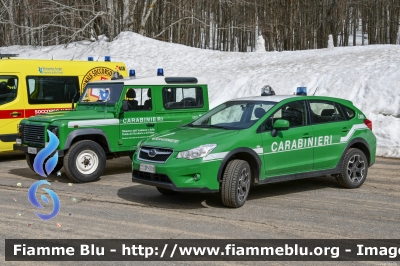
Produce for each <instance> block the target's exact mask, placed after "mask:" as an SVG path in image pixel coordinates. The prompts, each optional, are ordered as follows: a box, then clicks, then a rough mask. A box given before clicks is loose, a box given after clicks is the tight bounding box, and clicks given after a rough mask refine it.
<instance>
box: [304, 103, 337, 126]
mask: <svg viewBox="0 0 400 266" xmlns="http://www.w3.org/2000/svg"><path fill="white" fill-rule="evenodd" d="M310 108H311V116H312V120H313V123H314V124H320V123H330V122H336V121H343V120H345V116H344V114H343V112H342V109H341V108H337V106H336V104H335V103H333V102H328V101H310Z"/></svg>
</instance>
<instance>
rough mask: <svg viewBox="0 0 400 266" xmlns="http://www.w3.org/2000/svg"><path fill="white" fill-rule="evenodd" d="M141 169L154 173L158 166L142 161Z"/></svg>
mask: <svg viewBox="0 0 400 266" xmlns="http://www.w3.org/2000/svg"><path fill="white" fill-rule="evenodd" d="M140 171H142V172H147V173H152V174H154V173H155V172H156V167H155V165H152V164H145V163H141V164H140Z"/></svg>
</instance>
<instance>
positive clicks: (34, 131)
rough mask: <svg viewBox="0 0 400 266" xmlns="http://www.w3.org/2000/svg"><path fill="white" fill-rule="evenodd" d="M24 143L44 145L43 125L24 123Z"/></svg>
mask: <svg viewBox="0 0 400 266" xmlns="http://www.w3.org/2000/svg"><path fill="white" fill-rule="evenodd" d="M23 136H24V139H23V142H24V143H29V144H35V145H41V146H44V143H45V135H44V126H41V125H31V124H25V126H24V135H23Z"/></svg>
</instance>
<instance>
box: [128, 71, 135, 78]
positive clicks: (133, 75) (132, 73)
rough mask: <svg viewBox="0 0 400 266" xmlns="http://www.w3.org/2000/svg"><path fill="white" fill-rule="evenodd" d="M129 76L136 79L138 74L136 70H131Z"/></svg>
mask: <svg viewBox="0 0 400 266" xmlns="http://www.w3.org/2000/svg"><path fill="white" fill-rule="evenodd" d="M129 76H130V77H135V76H136V72H135V70H134V69H130V70H129Z"/></svg>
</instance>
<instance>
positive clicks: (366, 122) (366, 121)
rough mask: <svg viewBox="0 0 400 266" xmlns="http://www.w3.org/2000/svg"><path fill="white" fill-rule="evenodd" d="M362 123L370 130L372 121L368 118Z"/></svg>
mask: <svg viewBox="0 0 400 266" xmlns="http://www.w3.org/2000/svg"><path fill="white" fill-rule="evenodd" d="M364 124H365V125H366V126H367V127H368V128H369V129H371V130H372V122H371V120H369V119H364Z"/></svg>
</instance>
